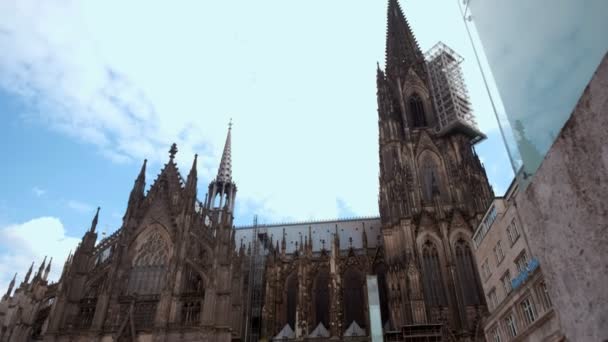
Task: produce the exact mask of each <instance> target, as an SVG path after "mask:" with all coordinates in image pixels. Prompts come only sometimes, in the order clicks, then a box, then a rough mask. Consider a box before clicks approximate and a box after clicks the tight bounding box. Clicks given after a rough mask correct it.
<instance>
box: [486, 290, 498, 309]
mask: <svg viewBox="0 0 608 342" xmlns="http://www.w3.org/2000/svg"><path fill="white" fill-rule="evenodd" d="M488 299H489V302H490V310H494V309H495V308H496V307H497V306H498V297H496V289H495V288H492V290H490V293H488Z"/></svg>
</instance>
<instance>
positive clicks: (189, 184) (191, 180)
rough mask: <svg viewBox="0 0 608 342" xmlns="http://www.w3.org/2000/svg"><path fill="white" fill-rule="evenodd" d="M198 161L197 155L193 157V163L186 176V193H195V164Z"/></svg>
mask: <svg viewBox="0 0 608 342" xmlns="http://www.w3.org/2000/svg"><path fill="white" fill-rule="evenodd" d="M197 160H198V154H195V155H194V161H193V162H192V168H191V169H190V173H189V174H188V179H187V180H186V191H192V190H194V192H195V193H196V179H197V172H196V162H197Z"/></svg>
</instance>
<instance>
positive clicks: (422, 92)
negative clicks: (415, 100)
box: [403, 69, 435, 127]
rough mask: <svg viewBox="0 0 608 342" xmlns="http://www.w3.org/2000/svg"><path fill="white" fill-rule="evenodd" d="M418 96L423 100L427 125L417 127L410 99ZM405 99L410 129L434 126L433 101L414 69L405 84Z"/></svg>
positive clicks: (409, 72)
mask: <svg viewBox="0 0 608 342" xmlns="http://www.w3.org/2000/svg"><path fill="white" fill-rule="evenodd" d="M414 95H417V96H418V97H419V98H420V100H421V105H422V109H423V111H424V120H425V121H426V125H424V126H416V125H414V122H415V121H414V115H413V114H414V113H412V110H411V108H410V106H409V102H410V99H411V98H412V97H413V96H414ZM403 99H404V103H405V107H406V109H405V110H406V114H407V122H408V124H409V126H410V127H428V126H432V125H434V123H435V121H434V118H433V115H432V109H433V107H432V100H431V97H430V94H429V91H428V89H427V88H426V86H425V85H424V83H423V82H422V80H421V79H420V77H419V76H418V75H417V74H416V72H415V71H414V70H413V69H410V70H409V71H408V73H407V75H406V77H405V81H404V82H403Z"/></svg>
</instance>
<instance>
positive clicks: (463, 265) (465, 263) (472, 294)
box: [454, 239, 479, 305]
mask: <svg viewBox="0 0 608 342" xmlns="http://www.w3.org/2000/svg"><path fill="white" fill-rule="evenodd" d="M454 247H455V249H456V270H457V271H458V276H459V278H460V282H461V285H462V290H463V294H464V302H465V304H466V305H477V304H479V293H478V291H477V290H478V286H477V279H476V276H475V261H474V260H473V253H471V248H469V244H468V243H466V241H464V240H463V239H460V240H458V241H457V242H456V245H455V246H454Z"/></svg>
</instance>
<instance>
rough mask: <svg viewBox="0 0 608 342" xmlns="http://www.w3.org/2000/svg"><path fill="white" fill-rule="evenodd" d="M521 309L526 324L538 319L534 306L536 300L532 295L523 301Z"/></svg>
mask: <svg viewBox="0 0 608 342" xmlns="http://www.w3.org/2000/svg"><path fill="white" fill-rule="evenodd" d="M520 305H521V310H522V311H523V313H524V319H525V321H526V324H531V323H532V322H534V321H535V320H536V309H535V308H534V302H532V297H528V298H526V299H524V300H523V301H522V302H521V304H520Z"/></svg>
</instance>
